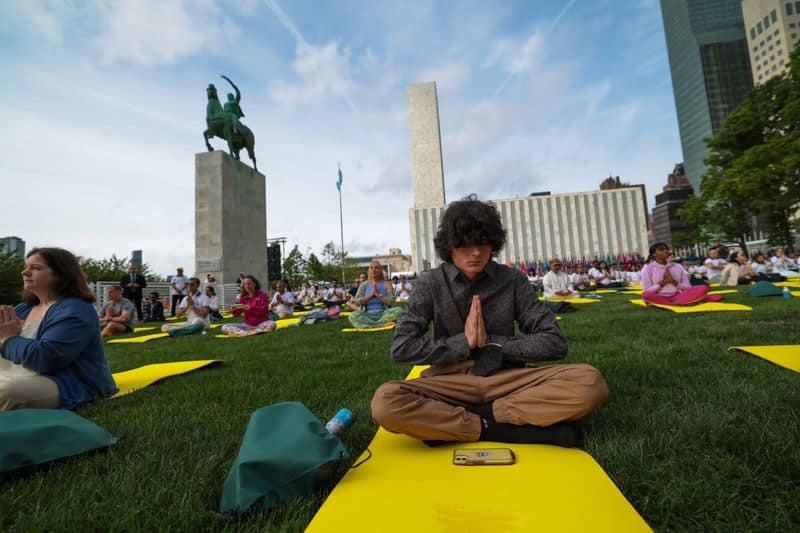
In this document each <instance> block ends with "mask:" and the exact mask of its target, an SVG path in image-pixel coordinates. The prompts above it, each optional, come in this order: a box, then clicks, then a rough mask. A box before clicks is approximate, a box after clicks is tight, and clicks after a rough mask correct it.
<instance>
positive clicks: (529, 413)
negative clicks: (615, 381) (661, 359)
mask: <svg viewBox="0 0 800 533" xmlns="http://www.w3.org/2000/svg"><path fill="white" fill-rule="evenodd" d="M474 364H475V362H474V361H473V360H467V361H462V362H459V363H455V364H453V365H446V366H442V367H431V368H429V369H428V370H426V371H424V372H423V373H422V376H421V377H419V378H418V379H411V380H405V381H390V382H389V383H384V384H383V385H381V386H380V387H379V388H378V390H377V391H375V395H374V397H373V398H372V418H373V419H374V420H375V422H376V423H378V424H380V425H381V426H382V427H384V428H385V429H387V430H388V431H391V432H392V433H403V434H405V435H409V436H411V437H415V438H417V439H424V440H444V441H459V442H472V441H476V440H478V439H479V438H480V434H481V421H480V417H479V416H478V415H476V414H473V413H471V412H469V411H467V410H466V409H465V408H464V407H465V406H467V405H475V404H485V403H490V402H494V403H493V411H494V418H495V420H496V421H497V422H505V423H509V424H515V425H524V424H534V425H537V426H549V425H552V424H555V423H557V422H563V421H568V420H578V419H580V418H583V417H584V416H586V415H587V414H589V413H591V412H593V411H595V410H597V409H598V408H599V407H600V406H601V405H602V404H603V402H604V401H605V400H606V398H607V397H608V386H607V385H606V382H605V380H604V379H603V376H602V375H601V374H600V372H599V371H598V370H597V369H596V368H594V367H593V366H590V365H585V364H576V365H552V366H545V367H536V368H513V369H505V370H501V371H499V372H497V373H495V374H492V375H491V376H488V377H480V376H475V375H473V374H471V373H470V371H471V370H472V367H473V366H474Z"/></svg>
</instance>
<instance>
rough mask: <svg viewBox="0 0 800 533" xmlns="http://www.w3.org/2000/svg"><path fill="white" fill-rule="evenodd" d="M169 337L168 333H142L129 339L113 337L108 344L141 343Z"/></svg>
mask: <svg viewBox="0 0 800 533" xmlns="http://www.w3.org/2000/svg"><path fill="white" fill-rule="evenodd" d="M164 337H169V334H168V333H151V334H150V335H140V336H138V337H128V338H127V339H111V340H110V341H108V344H141V343H143V342H147V341H152V340H155V339H163V338H164Z"/></svg>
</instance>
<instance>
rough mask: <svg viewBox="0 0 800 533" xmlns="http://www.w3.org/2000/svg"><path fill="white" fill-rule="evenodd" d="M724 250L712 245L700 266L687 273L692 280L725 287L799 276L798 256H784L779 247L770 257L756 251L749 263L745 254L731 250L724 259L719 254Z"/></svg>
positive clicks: (724, 249)
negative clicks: (699, 279)
mask: <svg viewBox="0 0 800 533" xmlns="http://www.w3.org/2000/svg"><path fill="white" fill-rule="evenodd" d="M726 250H727V249H726V248H724V247H722V246H713V247H711V248H709V250H708V257H707V258H706V259H705V261H703V263H702V264H699V265H692V266H690V267H689V268H688V271H689V273H690V274H691V275H692V276H694V277H695V278H703V279H706V280H708V281H709V282H711V283H719V284H720V285H724V286H727V287H733V286H736V285H750V284H752V283H756V282H758V281H784V280H786V278H789V277H794V276H798V275H800V274H799V273H798V260H797V254H796V253H792V254H791V255H789V254H787V253H786V252H785V250H784V249H783V248H782V247H779V248H776V249H775V250H773V251H772V252H771V253H770V254H769V256H767V255H765V254H763V253H762V252H756V253H755V255H754V256H753V259H752V261H751V260H750V258H749V257H748V255H747V252H744V251H733V252H730V254H729V255H728V256H727V257H728V258H727V259H725V258H724V257H721V256H722V255H723V253H722V252H724V251H726Z"/></svg>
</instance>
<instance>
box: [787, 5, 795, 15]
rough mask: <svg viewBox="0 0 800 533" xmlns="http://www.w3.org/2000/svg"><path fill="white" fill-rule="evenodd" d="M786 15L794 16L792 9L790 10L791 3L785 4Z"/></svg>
mask: <svg viewBox="0 0 800 533" xmlns="http://www.w3.org/2000/svg"><path fill="white" fill-rule="evenodd" d="M786 14H787V15H793V14H794V9H792V4H791V2H786Z"/></svg>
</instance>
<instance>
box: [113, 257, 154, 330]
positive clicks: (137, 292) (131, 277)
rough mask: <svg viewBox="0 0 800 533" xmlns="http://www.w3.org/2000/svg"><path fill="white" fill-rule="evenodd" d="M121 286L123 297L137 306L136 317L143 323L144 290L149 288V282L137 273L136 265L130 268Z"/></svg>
mask: <svg viewBox="0 0 800 533" xmlns="http://www.w3.org/2000/svg"><path fill="white" fill-rule="evenodd" d="M119 285H120V287H122V297H123V298H127V299H128V300H130V301H131V302H133V305H135V306H136V317H137V319H138V320H139V322H141V321H142V289H144V288H145V287H147V280H146V279H144V276H142V275H141V274H139V273H137V271H136V266H135V265H131V266H129V267H128V273H127V274H126V275H125V276H124V277H123V278H122V281H120V283H119Z"/></svg>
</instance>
